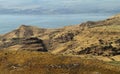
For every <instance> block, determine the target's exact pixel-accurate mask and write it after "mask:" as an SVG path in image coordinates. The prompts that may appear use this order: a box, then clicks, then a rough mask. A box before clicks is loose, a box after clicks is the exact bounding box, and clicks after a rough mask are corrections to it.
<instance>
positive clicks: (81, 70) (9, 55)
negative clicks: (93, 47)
mask: <svg viewBox="0 0 120 74" xmlns="http://www.w3.org/2000/svg"><path fill="white" fill-rule="evenodd" d="M96 73H97V74H120V67H119V66H114V65H111V64H107V63H105V62H102V61H98V60H95V59H82V58H80V57H74V56H63V55H53V54H50V53H42V52H28V51H18V52H14V51H0V74H96Z"/></svg>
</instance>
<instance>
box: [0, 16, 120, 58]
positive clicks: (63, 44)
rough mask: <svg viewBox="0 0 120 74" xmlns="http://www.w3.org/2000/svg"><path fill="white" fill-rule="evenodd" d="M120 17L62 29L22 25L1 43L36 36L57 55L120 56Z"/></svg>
mask: <svg viewBox="0 0 120 74" xmlns="http://www.w3.org/2000/svg"><path fill="white" fill-rule="evenodd" d="M119 20H120V15H115V16H112V17H110V18H108V19H106V20H102V21H97V22H94V21H88V22H85V23H82V24H78V25H75V26H66V27H63V28H59V29H43V28H38V27H33V26H26V25H21V26H20V27H19V28H18V29H16V30H13V31H11V32H9V33H7V34H4V35H2V36H1V37H0V39H1V41H0V44H1V45H4V43H9V42H10V41H11V39H13V38H17V39H21V38H32V37H36V38H38V39H40V40H42V41H43V44H44V46H45V48H46V50H48V51H49V52H51V53H54V54H58V53H59V54H67V55H94V56H106V57H108V56H111V57H113V56H117V55H120V46H119V45H120V21H119ZM10 47H11V46H10ZM28 47H29V46H28ZM3 48H4V49H7V48H8V47H7V48H6V47H3ZM3 48H1V49H3ZM14 48H15V47H14ZM16 48H17V47H16ZM109 59H110V58H109ZM110 60H111V59H110ZM112 60H115V59H114V58H112Z"/></svg>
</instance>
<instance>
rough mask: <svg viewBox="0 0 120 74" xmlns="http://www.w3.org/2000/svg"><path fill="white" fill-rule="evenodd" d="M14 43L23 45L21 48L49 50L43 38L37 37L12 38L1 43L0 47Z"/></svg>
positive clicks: (6, 46)
mask: <svg viewBox="0 0 120 74" xmlns="http://www.w3.org/2000/svg"><path fill="white" fill-rule="evenodd" d="M14 45H21V48H19V49H20V50H28V51H47V49H46V48H45V45H44V43H43V41H42V40H41V39H38V38H36V37H30V38H12V39H10V41H8V42H5V43H3V44H2V45H0V49H4V48H8V47H11V46H14Z"/></svg>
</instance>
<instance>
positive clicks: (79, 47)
mask: <svg viewBox="0 0 120 74" xmlns="http://www.w3.org/2000/svg"><path fill="white" fill-rule="evenodd" d="M119 61H120V15H115V16H112V17H110V18H108V19H106V20H102V21H96V22H94V21H88V22H84V23H81V24H78V25H72V26H66V27H63V28H58V29H44V28H38V27H34V26H27V25H21V26H20V27H19V28H18V29H15V30H13V31H11V32H9V33H7V34H3V35H1V36H0V71H1V73H0V74H9V72H10V73H11V74H16V73H17V74H33V73H35V74H38V73H39V74H40V73H41V74H88V73H89V74H99V73H100V74H120V68H119V67H120V66H119V65H120V62H119Z"/></svg>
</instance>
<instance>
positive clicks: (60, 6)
mask: <svg viewBox="0 0 120 74" xmlns="http://www.w3.org/2000/svg"><path fill="white" fill-rule="evenodd" d="M119 11H120V0H0V13H2V12H3V13H22V14H24V13H31V14H32V13H35V12H37V13H81V12H86V13H89V12H93V13H94V12H110V13H118V12H119Z"/></svg>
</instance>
